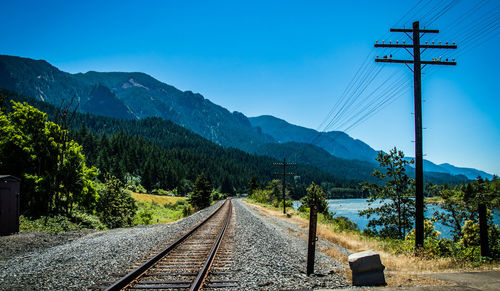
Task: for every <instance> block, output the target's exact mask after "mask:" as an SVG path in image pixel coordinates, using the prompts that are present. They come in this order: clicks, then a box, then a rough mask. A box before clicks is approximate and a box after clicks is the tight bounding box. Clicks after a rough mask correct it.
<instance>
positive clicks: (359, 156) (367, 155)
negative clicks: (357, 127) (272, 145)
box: [249, 115, 377, 163]
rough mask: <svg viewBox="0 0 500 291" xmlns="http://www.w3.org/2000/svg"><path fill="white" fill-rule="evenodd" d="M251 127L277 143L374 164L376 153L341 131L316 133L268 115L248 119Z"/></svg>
mask: <svg viewBox="0 0 500 291" xmlns="http://www.w3.org/2000/svg"><path fill="white" fill-rule="evenodd" d="M249 120H250V123H251V124H252V125H253V126H258V127H260V128H261V130H262V132H263V133H265V134H268V135H270V136H272V137H273V138H274V139H275V140H276V141H277V142H280V143H285V142H299V143H307V144H312V145H315V146H318V147H320V148H323V149H324V150H326V151H327V152H329V153H330V154H332V155H334V156H336V157H338V158H343V159H349V160H360V161H367V162H370V163H375V158H376V157H377V151H375V150H374V149H372V148H371V147H370V146H369V145H367V144H366V143H364V142H362V141H360V140H358V139H353V138H352V137H350V136H349V135H347V134H346V133H344V132H342V131H330V132H321V133H320V132H318V131H316V130H314V129H310V128H306V127H302V126H297V125H293V124H290V123H288V122H286V121H285V120H282V119H279V118H276V117H274V116H270V115H263V116H258V117H250V118H249Z"/></svg>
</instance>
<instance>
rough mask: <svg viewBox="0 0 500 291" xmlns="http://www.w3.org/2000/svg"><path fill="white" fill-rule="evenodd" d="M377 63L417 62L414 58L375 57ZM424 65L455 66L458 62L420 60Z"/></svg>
mask: <svg viewBox="0 0 500 291" xmlns="http://www.w3.org/2000/svg"><path fill="white" fill-rule="evenodd" d="M375 62H376V63H396V64H415V63H416V62H415V61H414V60H395V59H375ZM419 63H420V64H422V65H448V66H455V65H456V64H457V62H442V61H420V62H419Z"/></svg>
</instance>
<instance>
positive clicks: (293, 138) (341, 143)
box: [249, 115, 493, 182]
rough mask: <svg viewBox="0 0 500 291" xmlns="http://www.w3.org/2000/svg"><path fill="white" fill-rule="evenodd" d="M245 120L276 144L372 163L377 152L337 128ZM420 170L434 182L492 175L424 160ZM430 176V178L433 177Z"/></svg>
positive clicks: (266, 117)
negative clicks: (322, 129)
mask: <svg viewBox="0 0 500 291" xmlns="http://www.w3.org/2000/svg"><path fill="white" fill-rule="evenodd" d="M249 120H250V123H251V124H252V125H253V126H257V127H259V128H260V129H261V130H262V132H263V133H265V134H268V135H270V136H272V137H273V138H274V139H275V140H276V141H277V142H280V143H286V142H296V143H306V144H312V145H315V146H318V147H320V148H322V149H324V150H326V151H327V152H328V153H330V154H331V155H333V156H334V157H333V158H334V159H335V158H336V157H338V158H343V159H348V160H353V159H354V160H359V161H365V162H369V163H375V157H376V156H377V151H375V150H374V149H373V148H371V147H370V146H369V145H367V144H366V143H364V142H363V141H360V140H358V139H353V138H352V137H350V136H349V135H347V134H346V133H344V132H341V131H330V132H318V131H316V130H314V129H310V128H306V127H302V126H297V125H294V124H290V123H288V122H286V121H285V120H282V119H279V118H276V117H274V116H269V115H263V116H258V117H250V118H249ZM296 146H299V145H296ZM273 147H275V146H273ZM300 147H302V146H300ZM258 149H259V151H260V150H261V149H266V150H265V151H261V152H260V153H262V154H266V155H271V156H274V155H273V154H271V153H270V152H269V150H270V147H269V146H268V145H265V146H261V147H259V148H258ZM315 152H316V153H317V152H318V151H317V150H316V151H315ZM302 154H303V153H302ZM322 156H323V159H324V160H332V158H330V157H326V156H325V154H324V153H323V154H322ZM312 158H313V159H311V160H315V159H314V157H312ZM316 158H317V157H316ZM406 159H407V160H413V158H411V157H408V158H406ZM316 160H318V163H314V165H315V166H317V167H318V168H320V169H324V170H326V169H325V168H324V167H323V164H324V162H321V160H319V159H316ZM355 164H357V165H359V164H360V163H355ZM326 171H329V170H326ZM424 171H425V172H427V175H426V176H428V177H430V178H431V180H436V181H450V182H455V181H457V180H462V179H463V177H464V176H465V177H467V178H468V179H470V180H474V179H476V178H477V177H478V176H481V177H483V178H487V179H491V178H492V177H493V175H491V174H488V173H486V172H484V171H480V170H476V169H471V168H460V167H455V166H453V165H450V164H440V165H436V164H434V163H433V162H431V161H428V160H424ZM329 172H331V173H336V172H335V171H333V172H332V171H329ZM361 175H363V174H360V176H361ZM448 176H450V177H448ZM452 176H461V177H452ZM432 177H434V179H433V178H432Z"/></svg>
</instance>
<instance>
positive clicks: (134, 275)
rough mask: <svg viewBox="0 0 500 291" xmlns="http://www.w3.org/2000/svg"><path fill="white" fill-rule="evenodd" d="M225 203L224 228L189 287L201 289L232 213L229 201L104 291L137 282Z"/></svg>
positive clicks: (110, 290) (118, 288)
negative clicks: (227, 206) (227, 207)
mask: <svg viewBox="0 0 500 291" xmlns="http://www.w3.org/2000/svg"><path fill="white" fill-rule="evenodd" d="M226 203H229V207H230V208H229V212H228V215H227V216H226V221H225V223H224V226H223V228H222V230H221V232H220V234H219V236H218V238H217V240H216V242H215V243H214V245H213V247H212V249H211V251H210V254H209V256H208V258H207V261H206V262H205V264H204V265H203V268H202V269H201V270H200V272H199V273H198V276H197V277H196V279H195V280H194V281H193V283H192V284H191V287H190V290H199V288H200V287H201V285H202V283H203V280H204V279H205V277H206V274H207V272H208V269H209V268H210V266H211V264H212V262H213V258H214V257H215V253H216V252H217V249H218V247H219V245H220V242H221V240H222V237H223V236H224V232H225V230H226V227H227V225H228V223H229V218H230V216H231V212H232V211H231V209H232V205H231V201H230V200H229V202H228V201H227V200H226V201H225V202H224V203H223V204H222V205H221V206H220V207H219V208H217V210H215V211H214V212H213V213H212V214H210V215H209V216H208V217H207V218H205V219H204V220H203V221H202V222H200V223H199V224H198V225H196V226H195V227H193V228H192V229H191V230H190V231H188V232H187V233H185V234H184V235H183V236H182V237H180V238H179V239H177V240H176V241H175V242H173V243H172V244H171V245H169V246H168V247H166V248H165V249H163V250H162V251H161V252H160V253H158V254H157V255H155V256H154V257H152V258H151V259H149V260H148V261H146V262H145V263H144V264H142V265H141V266H139V267H138V268H136V269H135V270H133V271H131V272H130V273H128V274H126V275H125V276H123V277H122V278H120V279H119V280H118V281H116V282H115V283H113V285H111V286H109V287H108V288H106V290H107V291H108V290H109V291H115V290H122V289H123V288H125V287H127V286H128V285H129V284H131V283H132V282H134V281H135V280H137V279H138V278H139V277H141V276H142V275H143V274H144V273H145V272H146V271H148V270H149V269H150V268H151V267H153V266H154V265H155V264H156V263H157V262H159V261H160V260H161V259H162V258H164V257H165V256H166V255H167V254H168V253H169V252H170V251H172V250H173V249H174V248H176V247H177V246H179V245H180V244H182V243H183V242H184V241H185V240H186V239H187V238H188V237H189V236H190V235H191V234H193V233H194V232H196V231H197V230H198V229H199V228H200V227H201V226H203V225H204V224H205V223H206V222H208V221H209V220H210V219H211V218H212V217H213V216H215V214H217V213H218V212H219V211H220V210H221V209H222V208H223V207H224V205H226Z"/></svg>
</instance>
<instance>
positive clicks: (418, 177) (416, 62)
mask: <svg viewBox="0 0 500 291" xmlns="http://www.w3.org/2000/svg"><path fill="white" fill-rule="evenodd" d="M391 32H404V33H405V34H406V35H407V36H408V37H409V38H410V39H411V40H412V41H413V44H406V43H405V42H404V41H403V43H402V44H400V43H398V42H396V43H395V44H393V43H392V42H389V43H388V44H387V43H385V41H383V42H382V44H379V43H378V41H377V43H376V44H375V47H383V48H404V49H405V50H406V51H408V53H410V54H411V55H412V56H413V60H394V59H392V55H389V57H388V56H384V57H383V58H382V59H379V58H378V56H377V58H376V59H375V62H377V63H398V64H405V65H406V66H407V67H408V68H409V69H410V70H412V71H413V89H414V103H415V183H416V185H415V192H416V193H415V253H416V254H418V251H419V249H421V248H423V247H424V170H423V157H422V156H423V154H422V87H421V70H422V69H423V68H424V67H425V66H427V65H456V64H457V63H456V62H455V59H453V61H451V62H449V61H448V59H445V60H444V61H443V60H442V59H441V57H439V58H433V59H432V61H421V60H420V54H421V53H423V52H424V51H425V50H426V49H428V48H435V49H456V48H457V46H456V45H455V43H453V45H448V43H446V45H441V42H440V43H439V45H435V44H434V42H432V44H428V43H427V42H425V44H423V45H421V44H420V37H421V36H423V35H424V34H425V33H439V30H432V29H420V26H419V22H418V21H415V22H413V28H412V29H395V28H391ZM409 33H412V35H410V34H409ZM409 49H413V53H412V52H411V51H410V50H409ZM421 49H423V50H422V51H421ZM408 64H413V69H412V68H411V67H410V66H408ZM422 65H424V66H423V67H422Z"/></svg>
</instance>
